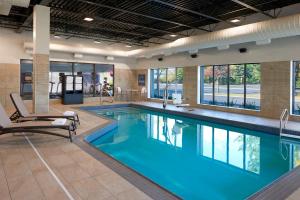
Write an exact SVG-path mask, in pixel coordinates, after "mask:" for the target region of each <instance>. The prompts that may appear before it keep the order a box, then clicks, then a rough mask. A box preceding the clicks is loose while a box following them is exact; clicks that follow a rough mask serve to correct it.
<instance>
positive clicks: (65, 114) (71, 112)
mask: <svg viewBox="0 0 300 200" xmlns="http://www.w3.org/2000/svg"><path fill="white" fill-rule="evenodd" d="M75 114H76V113H75V112H74V111H70V110H68V111H66V112H64V116H75Z"/></svg>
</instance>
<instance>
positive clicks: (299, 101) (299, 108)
mask: <svg viewBox="0 0 300 200" xmlns="http://www.w3.org/2000/svg"><path fill="white" fill-rule="evenodd" d="M292 91H293V98H292V101H293V103H292V106H293V108H292V113H293V114H295V115H300V62H294V65H293V90H292Z"/></svg>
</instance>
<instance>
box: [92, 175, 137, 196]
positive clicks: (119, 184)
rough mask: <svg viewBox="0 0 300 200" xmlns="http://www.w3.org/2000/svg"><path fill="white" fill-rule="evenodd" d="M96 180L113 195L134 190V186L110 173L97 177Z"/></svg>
mask: <svg viewBox="0 0 300 200" xmlns="http://www.w3.org/2000/svg"><path fill="white" fill-rule="evenodd" d="M96 180H97V181H98V182H99V183H101V184H102V185H103V187H105V188H107V189H108V190H109V191H110V192H111V193H113V194H114V195H117V194H119V193H121V192H124V191H128V190H130V189H133V188H134V186H133V185H132V184H130V183H129V182H128V181H126V180H125V179H124V178H122V177H121V176H119V175H117V174H116V173H112V172H110V173H106V174H103V175H100V176H97V177H96Z"/></svg>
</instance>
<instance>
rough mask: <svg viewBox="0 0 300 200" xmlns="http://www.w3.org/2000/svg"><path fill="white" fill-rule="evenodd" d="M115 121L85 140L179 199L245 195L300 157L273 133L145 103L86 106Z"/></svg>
mask: <svg viewBox="0 0 300 200" xmlns="http://www.w3.org/2000/svg"><path fill="white" fill-rule="evenodd" d="M87 110H88V111H90V112H93V113H95V114H97V115H99V116H101V117H106V118H110V119H113V120H116V121H117V123H118V127H117V128H116V129H114V130H112V131H110V132H108V133H106V134H105V135H103V136H101V137H99V138H97V139H96V140H94V141H92V142H91V145H93V146H94V147H96V148H98V149H99V150H101V151H102V152H104V153H106V154H108V155H110V156H111V157H113V158H114V159H116V160H118V161H120V162H121V163H123V164H124V165H126V166H128V167H130V168H131V169H133V170H135V171H137V172H138V173H140V174H142V175H144V176H145V177H147V178H149V179H150V180H152V181H154V182H155V183H157V184H158V185H160V186H161V187H163V188H165V189H167V190H168V191H170V192H172V193H174V194H175V195H177V196H179V197H180V198H183V199H210V200H211V199H214V200H218V199H234V200H238V199H245V198H247V197H249V196H250V195H252V194H254V193H255V192H257V191H259V190H260V189H262V188H263V187H264V186H266V185H268V184H270V183H271V182H273V181H274V180H276V179H277V178H279V177H280V176H282V175H283V174H285V173H286V172H288V171H290V170H291V169H293V168H294V167H296V166H297V165H298V164H299V163H300V146H299V145H297V143H296V142H293V141H291V142H284V143H283V142H281V141H280V139H279V137H277V136H274V135H271V134H266V133H262V132H256V131H251V130H247V129H241V128H237V127H234V126H225V125H222V124H215V123H209V122H204V121H199V120H194V119H190V118H185V117H180V116H174V115H168V114H163V113H160V112H153V111H149V110H145V109H139V108H133V107H122V108H109V109H103V108H101V109H100V108H93V109H91V108H88V109H87Z"/></svg>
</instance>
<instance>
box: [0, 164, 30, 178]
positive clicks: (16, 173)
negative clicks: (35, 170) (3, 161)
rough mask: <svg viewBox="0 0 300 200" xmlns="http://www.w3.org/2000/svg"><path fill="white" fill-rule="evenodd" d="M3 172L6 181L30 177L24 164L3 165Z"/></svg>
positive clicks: (27, 167)
mask: <svg viewBox="0 0 300 200" xmlns="http://www.w3.org/2000/svg"><path fill="white" fill-rule="evenodd" d="M4 170H5V174H6V178H7V180H8V181H10V180H15V179H18V178H22V177H23V176H28V175H32V173H31V171H30V168H29V166H28V165H27V163H26V162H22V163H17V164H10V165H4Z"/></svg>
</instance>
